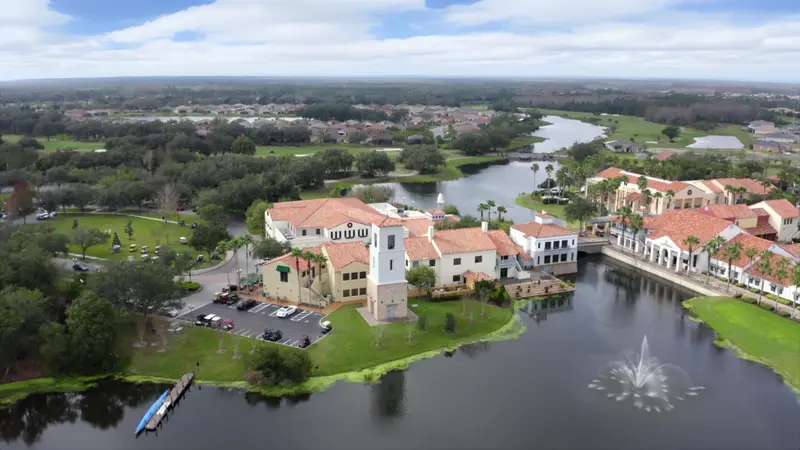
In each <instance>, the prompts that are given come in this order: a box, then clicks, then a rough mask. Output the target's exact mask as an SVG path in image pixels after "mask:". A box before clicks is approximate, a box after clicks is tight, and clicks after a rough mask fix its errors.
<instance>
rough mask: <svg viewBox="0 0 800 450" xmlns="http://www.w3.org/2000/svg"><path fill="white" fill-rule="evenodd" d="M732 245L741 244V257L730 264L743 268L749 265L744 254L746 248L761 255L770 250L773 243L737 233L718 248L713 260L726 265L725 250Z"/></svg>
mask: <svg viewBox="0 0 800 450" xmlns="http://www.w3.org/2000/svg"><path fill="white" fill-rule="evenodd" d="M734 244H742V251H741V257H739V259H737V260H735V261H732V262H731V264H733V265H734V266H736V267H745V266H747V265H748V264H750V259H749V258H748V257H747V256H745V254H744V252H745V250H747V249H748V248H754V249H756V250H758V252H759V253H761V252H763V251H764V250H766V249H768V248H770V247H771V246H772V244H773V242H772V241H768V240H766V239H761V238H760V237H756V236H751V235H749V234H747V233H739V234H737V235H736V237H734V238H733V239H731V240H730V241H728V242H726V243H725V245H723V246H722V247H721V248H720V251H719V254H718V255H717V257H716V258H715V259H717V258H719V260H720V261H723V262H725V264H727V263H728V261H727V259H726V258H725V250H726V249H727V248H728V247H730V246H731V245H734Z"/></svg>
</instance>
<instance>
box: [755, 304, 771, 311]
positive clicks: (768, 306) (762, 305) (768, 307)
mask: <svg viewBox="0 0 800 450" xmlns="http://www.w3.org/2000/svg"><path fill="white" fill-rule="evenodd" d="M758 306H760V307H761V309H766V310H767V311H775V307H774V306H772V305H770V304H768V303H762V304H760V305H758Z"/></svg>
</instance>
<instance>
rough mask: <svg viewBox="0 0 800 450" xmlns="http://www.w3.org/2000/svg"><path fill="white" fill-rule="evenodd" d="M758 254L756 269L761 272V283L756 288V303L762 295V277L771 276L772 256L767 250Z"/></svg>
mask: <svg viewBox="0 0 800 450" xmlns="http://www.w3.org/2000/svg"><path fill="white" fill-rule="evenodd" d="M758 256H759V258H760V259H759V261H760V262H759V263H758V271H759V272H761V275H762V276H761V277H759V278H760V279H761V283H760V285H759V288H758V304H759V305H760V304H761V297H762V296H763V295H764V278H765V277H768V276H772V273H773V267H772V256H773V253H772V252H771V251H769V250H764V251H763V252H761V254H760V255H758Z"/></svg>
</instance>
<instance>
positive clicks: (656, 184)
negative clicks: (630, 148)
mask: <svg viewBox="0 0 800 450" xmlns="http://www.w3.org/2000/svg"><path fill="white" fill-rule="evenodd" d="M641 176H642V175H640V174H638V173H633V172H628V171H625V170H622V169H619V168H616V167H609V168H608V169H605V170H603V171H602V172H600V173H598V174H597V175H595V177H598V178H616V177H625V178H627V179H628V183H631V184H637V183H638V182H639V177H641ZM645 178H647V188H648V189H650V190H652V191H659V192H663V193H666V192H667V191H669V190H670V189H671V190H673V191H674V192H678V191H680V190H682V189H684V188H687V187H689V184H687V183H684V182H683V181H669V180H662V179H661V178H654V177H645Z"/></svg>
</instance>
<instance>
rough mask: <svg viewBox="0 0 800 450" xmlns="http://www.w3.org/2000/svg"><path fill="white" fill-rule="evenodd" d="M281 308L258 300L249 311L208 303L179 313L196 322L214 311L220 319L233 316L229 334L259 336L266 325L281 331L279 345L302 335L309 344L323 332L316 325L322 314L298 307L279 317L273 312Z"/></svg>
mask: <svg viewBox="0 0 800 450" xmlns="http://www.w3.org/2000/svg"><path fill="white" fill-rule="evenodd" d="M280 308H281V306H279V305H274V304H271V303H258V304H257V305H256V306H254V307H253V308H252V309H250V310H249V311H239V310H237V309H236V307H235V306H232V305H231V306H228V305H222V304H218V303H209V304H208V305H205V306H203V307H201V308H198V309H195V310H194V311H192V312H190V313H188V314H185V315H183V316H181V319H184V320H190V321H192V322H194V321H195V319H196V318H197V316H199V315H201V314H202V315H207V314H215V315H217V316H220V317H222V318H223V319H228V318H230V319H233V323H234V328H233V330H231V331H230V333H231V334H235V335H237V336H241V337H246V338H253V339H256V338H258V337H259V336H260V335H261V333H263V332H264V329H265V328H271V329H273V330H281V333H283V338H282V339H281V340H280V341H278V343H279V344H284V345H291V346H297V343H298V342H300V338H302V337H303V335H304V334H305V335H308V337H309V339H310V340H311V344H314V342H316V341H318V340H319V339H320V338H322V337H323V336H324V335H323V334H322V329H321V328H320V326H319V322H320V319H322V318H323V317H324V315H323V314H321V313H318V312H313V311H307V310H303V309H298V310H297V312H296V313H294V314H292V316H290V317H286V318H283V319H282V318H279V317H277V316H276V313H277V312H278V310H279V309H280Z"/></svg>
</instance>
